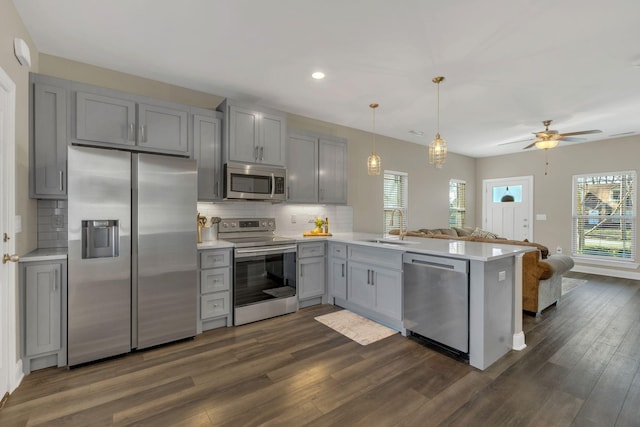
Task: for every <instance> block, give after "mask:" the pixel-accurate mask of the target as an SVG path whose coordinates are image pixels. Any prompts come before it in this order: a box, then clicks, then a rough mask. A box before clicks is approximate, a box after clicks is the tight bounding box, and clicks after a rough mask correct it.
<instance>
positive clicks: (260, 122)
mask: <svg viewBox="0 0 640 427" xmlns="http://www.w3.org/2000/svg"><path fill="white" fill-rule="evenodd" d="M218 110H220V111H222V112H223V113H224V114H225V115H226V120H225V123H224V130H223V146H224V158H225V161H232V162H245V163H261V164H268V165H275V166H284V165H285V161H286V134H287V119H286V115H285V114H284V113H281V112H278V111H275V110H266V109H257V108H253V107H249V106H244V105H239V104H237V103H234V102H233V101H229V100H226V101H225V102H223V103H222V104H221V105H220V107H218Z"/></svg>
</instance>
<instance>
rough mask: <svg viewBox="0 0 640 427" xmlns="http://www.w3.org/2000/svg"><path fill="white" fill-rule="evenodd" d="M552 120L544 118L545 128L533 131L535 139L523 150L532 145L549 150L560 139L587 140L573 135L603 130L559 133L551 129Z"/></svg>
mask: <svg viewBox="0 0 640 427" xmlns="http://www.w3.org/2000/svg"><path fill="white" fill-rule="evenodd" d="M552 121H553V120H544V121H543V122H542V124H543V125H544V127H545V129H544V130H543V131H541V132H533V134H534V135H535V136H536V138H535V140H534V141H533V142H532V143H531V144H529V145H527V146H526V147H524V148H523V150H526V149H528V148H531V147H536V148H539V149H541V150H548V149H549V148H553V147H555V146H556V145H558V142H559V141H573V142H581V141H585V139H584V138H573V136H576V135H588V134H592V133H601V132H602V131H601V130H598V129H592V130H582V131H577V132H567V133H558V131H557V130H553V129H549V125H550V124H551V122H552ZM526 141H530V139H526V140H521V141H513V142H507V143H504V144H500V145H506V144H514V143H517V142H526Z"/></svg>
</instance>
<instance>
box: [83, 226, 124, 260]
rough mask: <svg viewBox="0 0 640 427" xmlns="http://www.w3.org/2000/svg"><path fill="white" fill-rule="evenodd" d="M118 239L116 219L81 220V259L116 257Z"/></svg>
mask: <svg viewBox="0 0 640 427" xmlns="http://www.w3.org/2000/svg"><path fill="white" fill-rule="evenodd" d="M119 241H120V235H119V227H118V220H111V219H109V220H85V221H82V259H87V258H114V257H117V256H118V255H119V253H118V252H119V248H118V242H119Z"/></svg>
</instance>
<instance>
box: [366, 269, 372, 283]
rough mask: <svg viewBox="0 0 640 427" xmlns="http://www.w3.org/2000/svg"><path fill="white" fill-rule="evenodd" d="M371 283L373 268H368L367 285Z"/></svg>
mask: <svg viewBox="0 0 640 427" xmlns="http://www.w3.org/2000/svg"><path fill="white" fill-rule="evenodd" d="M370 284H371V270H368V269H367V285H370Z"/></svg>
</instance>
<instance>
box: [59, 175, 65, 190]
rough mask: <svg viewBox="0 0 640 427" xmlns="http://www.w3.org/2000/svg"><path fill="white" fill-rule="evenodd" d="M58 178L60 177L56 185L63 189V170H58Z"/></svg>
mask: <svg viewBox="0 0 640 427" xmlns="http://www.w3.org/2000/svg"><path fill="white" fill-rule="evenodd" d="M58 178H59V179H60V182H59V185H58V187H59V188H60V191H63V190H64V171H59V172H58Z"/></svg>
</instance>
